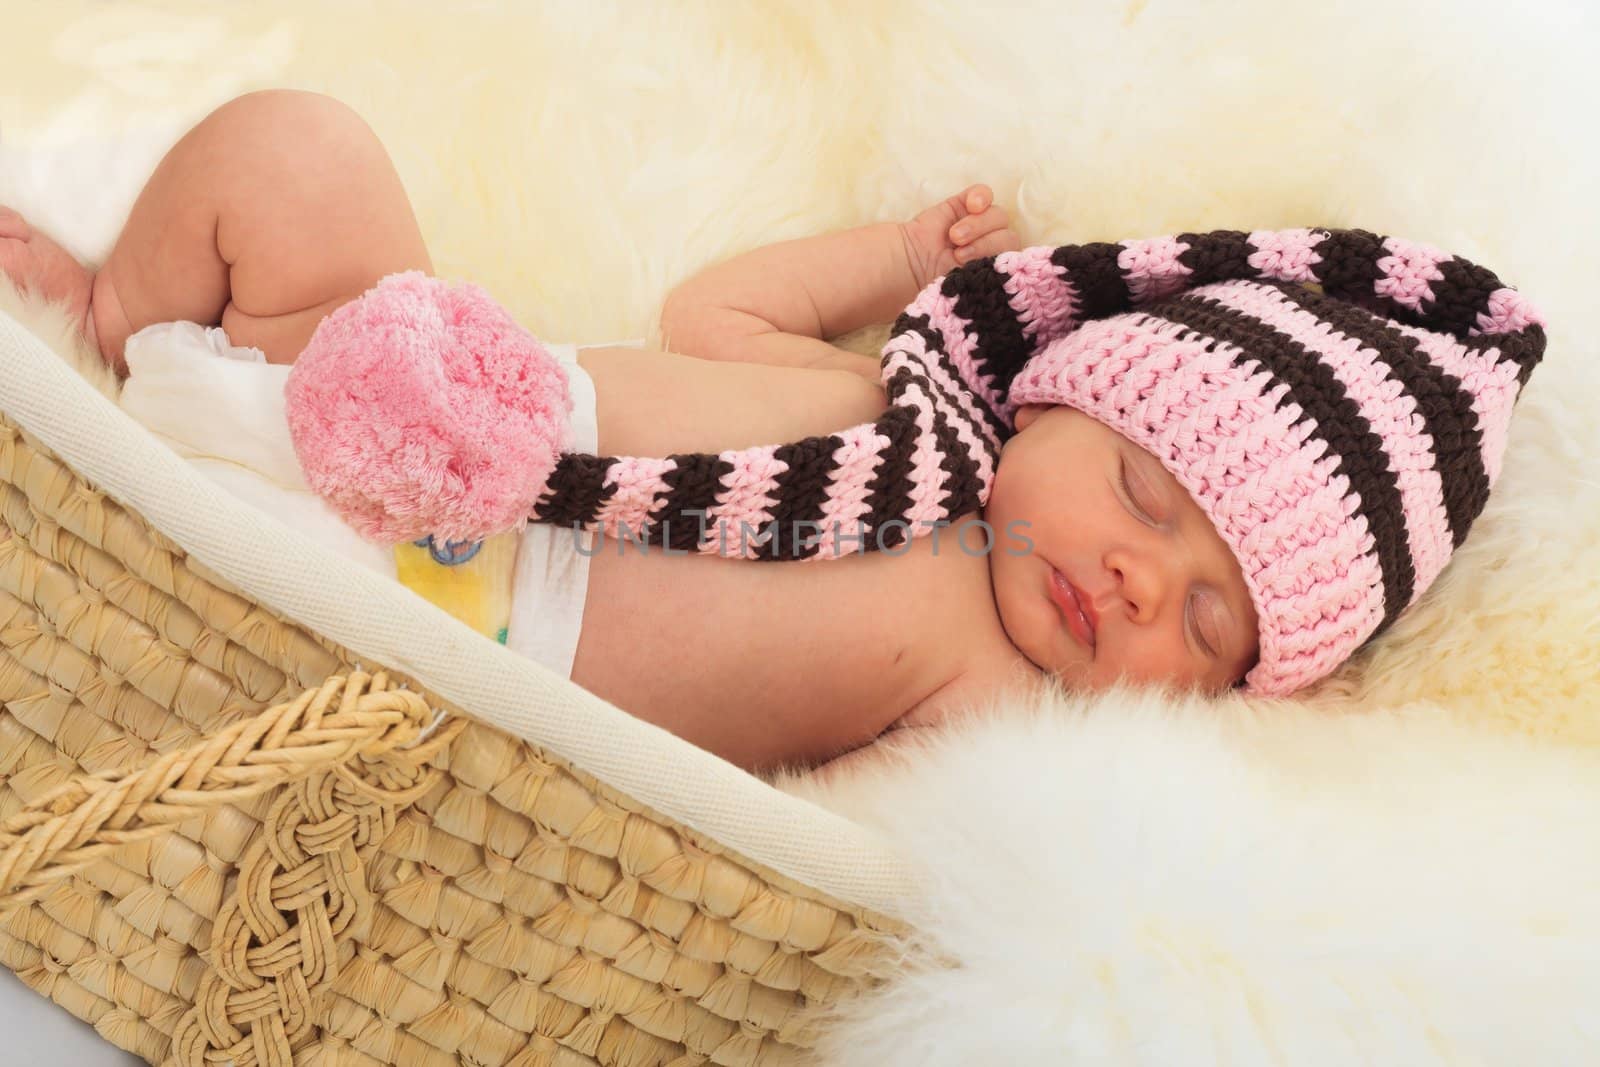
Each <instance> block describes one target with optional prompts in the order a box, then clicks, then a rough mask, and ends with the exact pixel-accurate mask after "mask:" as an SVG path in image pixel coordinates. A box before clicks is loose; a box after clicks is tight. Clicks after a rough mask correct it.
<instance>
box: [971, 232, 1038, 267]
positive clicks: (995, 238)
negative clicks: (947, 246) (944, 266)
mask: <svg viewBox="0 0 1600 1067" xmlns="http://www.w3.org/2000/svg"><path fill="white" fill-rule="evenodd" d="M1021 248H1022V239H1021V238H1020V237H1019V236H1017V231H1016V230H996V231H995V232H993V233H986V234H984V235H983V236H982V237H980V238H978V239H977V240H976V241H974V242H972V243H971V244H969V245H966V246H964V247H962V248H958V249H956V262H957V263H971V262H972V261H973V260H975V259H982V258H983V257H984V256H998V255H999V254H1000V253H1001V252H1016V251H1019V250H1020V249H1021Z"/></svg>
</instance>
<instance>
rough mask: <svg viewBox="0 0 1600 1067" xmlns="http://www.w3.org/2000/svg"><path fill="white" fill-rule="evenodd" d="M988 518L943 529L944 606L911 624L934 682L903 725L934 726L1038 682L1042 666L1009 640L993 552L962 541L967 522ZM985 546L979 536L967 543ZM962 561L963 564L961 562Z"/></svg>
mask: <svg viewBox="0 0 1600 1067" xmlns="http://www.w3.org/2000/svg"><path fill="white" fill-rule="evenodd" d="M980 518H982V514H981V513H977V512H975V513H972V514H969V515H963V516H960V517H958V518H956V519H955V520H954V521H953V522H952V523H951V525H950V527H949V528H948V529H944V530H941V531H940V540H939V543H938V545H937V547H936V551H937V553H938V554H939V555H941V556H943V555H944V554H945V553H946V552H949V553H952V555H953V558H950V559H947V560H946V563H947V564H949V565H948V566H945V567H941V568H939V581H940V583H941V584H940V601H941V607H942V608H945V609H946V610H941V611H938V612H930V613H927V614H926V615H924V616H922V617H920V618H916V619H912V620H908V624H909V625H915V626H918V627H919V628H920V634H919V637H920V639H919V640H916V641H913V642H910V645H911V647H912V648H914V649H915V650H916V655H917V656H918V657H919V658H920V659H921V660H922V669H921V670H920V671H918V672H917V674H918V675H919V676H920V677H922V678H925V679H928V680H929V683H928V687H927V691H926V692H925V693H922V694H918V695H917V698H916V700H915V702H914V703H911V704H909V705H908V707H909V710H908V711H907V712H906V714H905V715H904V716H902V717H901V719H900V720H899V723H900V724H902V725H914V726H921V725H931V724H932V723H934V722H936V721H938V720H940V719H943V718H945V717H947V716H948V715H951V714H954V713H956V712H958V711H959V710H961V709H962V708H964V707H966V706H967V705H968V704H970V703H974V702H981V701H984V700H986V699H987V698H988V697H989V696H991V695H992V694H993V693H994V692H995V691H996V690H998V689H1000V688H1006V687H1011V686H1014V685H1016V684H1018V683H1022V682H1027V681H1031V680H1035V679H1036V678H1037V677H1038V674H1039V672H1038V668H1036V667H1034V665H1033V664H1032V663H1031V662H1029V661H1028V659H1027V658H1026V657H1025V656H1023V655H1022V653H1021V652H1019V651H1018V650H1017V647H1016V646H1015V645H1013V644H1012V643H1011V640H1010V639H1009V638H1008V637H1007V636H1006V631H1005V626H1004V625H1003V624H1002V623H1001V621H1000V611H999V608H998V606H997V605H996V604H995V599H994V581H993V578H992V577H991V574H990V569H989V563H990V559H991V554H990V553H977V552H970V551H964V550H963V548H962V544H963V542H962V541H961V540H960V539H959V533H960V529H961V527H962V525H963V524H965V523H967V522H971V521H975V520H977V519H980ZM966 540H967V541H968V542H971V543H972V544H977V543H979V540H980V539H979V537H978V536H977V534H972V535H970V536H969V537H968V538H967V539H966ZM957 561H959V562H957Z"/></svg>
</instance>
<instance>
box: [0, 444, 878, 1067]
mask: <svg viewBox="0 0 1600 1067" xmlns="http://www.w3.org/2000/svg"><path fill="white" fill-rule="evenodd" d="M288 562H289V561H286V565H288ZM364 667H365V665H363V664H359V663H357V662H356V659H355V657H354V656H353V655H351V654H350V653H348V652H347V651H345V650H343V649H341V648H339V647H337V646H335V645H333V644H331V643H329V642H327V641H326V640H324V639H323V638H321V637H320V636H318V635H316V634H313V633H311V632H309V631H307V630H305V629H302V628H300V627H297V626H296V625H295V624H294V623H293V622H291V621H288V620H285V619H282V618H279V617H276V616H274V615H273V614H272V613H270V612H268V611H266V610H264V609H263V608H262V607H261V606H259V605H257V604H253V603H251V602H250V601H248V600H247V599H245V598H244V597H242V596H240V595H239V594H238V593H237V592H236V591H235V590H234V589H232V588H231V587H229V586H228V585H227V584H226V583H224V582H222V581H221V580H219V579H218V578H217V576H216V575H214V574H212V573H209V572H208V571H207V570H206V569H205V568H203V567H201V566H199V565H198V564H197V563H195V562H194V561H193V560H190V559H189V558H187V557H186V555H185V553H184V552H183V551H182V550H181V549H180V548H179V547H178V546H177V545H176V544H175V543H174V542H172V541H171V540H169V539H168V538H166V537H164V536H163V535H162V534H161V533H160V532H159V531H157V530H155V529H154V528H152V527H151V526H150V525H148V524H147V523H146V522H145V521H143V520H142V519H141V518H140V517H139V516H138V515H137V514H134V513H132V512H130V511H128V510H127V509H125V508H123V507H122V506H121V505H120V504H118V503H117V502H116V501H115V500H113V499H111V498H110V497H108V496H106V495H105V494H103V493H101V492H99V491H97V490H96V489H95V488H94V487H93V486H91V485H89V484H87V483H86V482H85V481H84V480H83V479H82V478H80V477H79V476H78V475H77V474H75V473H74V472H73V471H72V470H71V469H69V468H67V467H66V466H65V465H63V464H62V463H61V462H60V461H59V460H58V459H57V458H56V457H55V456H53V455H52V454H51V453H50V452H49V451H48V450H47V449H46V448H44V447H43V446H42V445H41V444H40V443H39V442H38V441H37V440H36V439H34V438H32V437H30V435H29V434H28V433H26V432H25V431H23V430H21V429H20V428H19V427H17V426H16V425H15V424H13V423H12V422H10V421H9V420H6V419H4V418H3V417H0V700H3V701H4V705H3V710H0V964H4V965H5V966H7V967H9V968H11V969H12V970H13V971H15V972H16V973H17V974H18V975H19V976H20V977H21V978H22V979H23V980H24V981H25V982H27V983H28V984H29V985H30V986H32V987H33V988H34V989H36V990H38V991H39V992H40V993H42V994H44V995H45V996H48V997H50V998H52V999H53V1000H55V1001H56V1002H57V1003H59V1004H61V1005H62V1006H64V1007H65V1008H67V1009H68V1010H69V1011H71V1012H72V1013H73V1014H75V1015H77V1016H78V1017H79V1018H82V1019H85V1020H87V1021H89V1022H91V1023H93V1024H94V1025H95V1026H96V1027H97V1029H98V1030H99V1032H100V1033H101V1034H102V1035H103V1036H104V1037H106V1038H107V1039H108V1040H110V1041H112V1042H114V1043H115V1044H117V1045H119V1046H121V1047H122V1048H124V1049H127V1050H129V1051H131V1052H134V1053H136V1054H138V1055H140V1056H142V1057H144V1058H145V1059H147V1060H149V1061H151V1062H152V1063H175V1064H186V1065H197V1064H201V1063H225V1062H229V1061H232V1062H234V1063H236V1064H238V1065H239V1067H251V1065H254V1064H273V1065H278V1064H289V1063H295V1064H325V1065H331V1064H339V1065H344V1064H354V1065H360V1064H404V1065H406V1067H412V1065H418V1067H427V1065H432V1064H451V1063H468V1064H485V1065H515V1067H532V1065H535V1064H551V1065H567V1064H572V1065H576V1064H592V1063H602V1064H619V1065H628V1067H633V1065H644V1064H672V1065H689V1064H700V1063H719V1064H763V1065H769V1064H771V1065H776V1064H787V1063H804V1062H809V1057H808V1056H807V1055H806V1051H805V1050H806V1049H808V1048H810V1047H812V1045H813V1044H814V1040H815V1036H816V1034H817V1032H818V1027H819V1026H820V1025H821V1024H822V1022H823V1018H824V1014H825V1012H826V1011H827V1009H828V1008H829V1007H831V1006H834V1005H837V1004H839V1003H842V1002H843V1001H844V1000H846V999H848V998H850V997H853V996H856V995H859V994H860V993H861V992H863V991H864V990H866V989H867V988H869V987H871V986H872V985H873V984H875V983H876V982H877V981H879V980H880V979H881V978H882V977H883V976H886V975H888V974H890V973H892V970H893V966H894V960H895V959H896V958H897V957H898V955H899V953H900V951H901V950H902V949H903V939H904V937H905V935H906V934H907V933H908V932H909V931H907V930H906V928H905V927H904V926H903V925H902V924H901V923H899V922H898V921H896V920H894V919H891V918H888V917H886V916H882V915H878V914H876V913H872V912H868V911H865V910H863V909H860V908H856V907H852V906H847V905H843V904H841V903H839V902H837V901H833V900H830V899H829V898H827V897H826V896H825V895H823V894H821V893H819V892H816V891H814V890H811V889H809V888H807V887H805V886H803V885H799V884H796V883H795V882H793V881H792V880H789V879H786V878H784V877H783V876H781V875H778V874H776V873H775V872H772V871H769V870H766V869H763V868H762V867H761V866H760V865H758V864H755V863H752V862H750V861H748V860H746V859H744V858H742V857H740V856H739V855H737V854H734V853H733V852H731V851H730V850H727V849H723V848H720V847H718V846H717V844H716V843H715V842H713V841H709V840H705V839H704V838H703V837H702V836H701V835H697V834H695V833H694V832H693V831H691V830H689V829H688V828H685V827H681V826H678V825H675V824H673V823H671V822H670V821H668V820H665V819H663V818H661V817H660V816H658V815H656V814H654V813H652V812H651V811H649V810H648V809H646V808H645V807H643V806H642V805H640V804H637V803H635V802H633V801H631V800H629V798H627V797H626V796H623V795H621V794H619V793H618V792H617V791H616V790H614V789H610V788H609V787H607V786H606V785H604V784H603V783H601V782H598V781H596V780H594V779H593V778H592V777H590V776H588V775H586V774H584V773H583V772H581V771H578V770H576V769H575V768H572V767H570V766H568V765H566V764H565V763H564V762H562V761H560V760H558V759H556V758H555V757H553V756H551V755H550V754H548V753H545V752H542V751H541V750H539V749H538V748H536V747H534V746H532V745H529V744H527V743H525V742H523V741H520V740H517V739H514V738H512V737H510V736H509V735H506V734H504V733H502V732H500V731H498V730H495V729H494V728H492V727H488V726H485V725H483V724H480V723H475V722H469V720H467V719H466V718H465V717H463V716H461V714H460V712H459V709H456V708H452V707H450V706H449V705H448V704H446V703H445V702H444V701H442V700H440V699H438V698H437V697H436V696H435V695H433V694H431V693H428V692H427V691H425V690H422V689H421V687H420V686H418V685H416V684H415V682H414V681H412V680H411V679H408V678H405V677H404V676H401V675H399V674H397V673H394V672H387V671H383V670H381V669H376V667H375V669H374V670H373V671H372V672H370V673H369V672H368V671H367V670H365V669H363V668H364ZM439 712H444V713H447V714H446V715H444V716H443V718H442V719H441V717H440V716H439V714H438V713H439Z"/></svg>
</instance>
